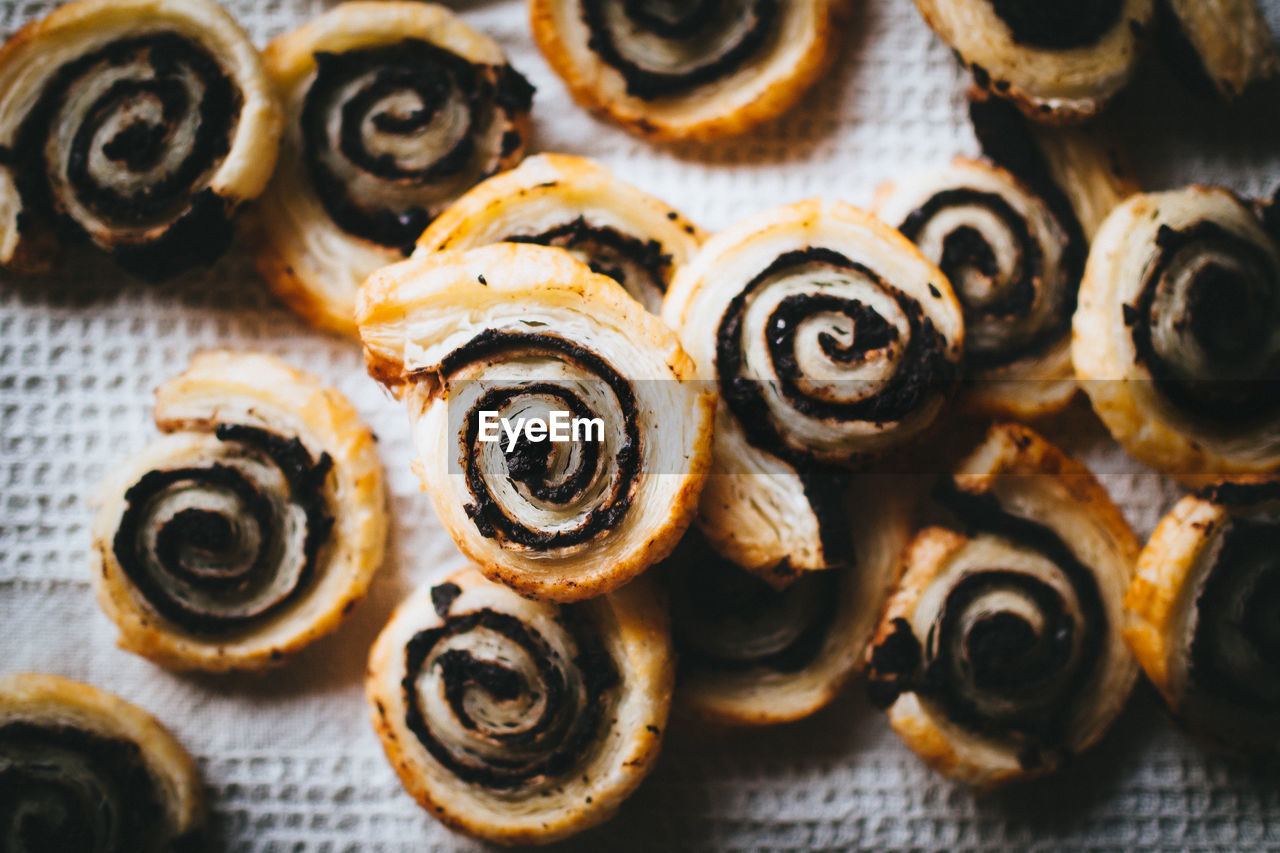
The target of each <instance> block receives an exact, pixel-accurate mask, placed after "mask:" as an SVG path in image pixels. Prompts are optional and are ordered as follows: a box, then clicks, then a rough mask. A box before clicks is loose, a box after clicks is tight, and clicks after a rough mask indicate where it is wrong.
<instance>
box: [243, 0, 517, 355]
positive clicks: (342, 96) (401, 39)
mask: <svg viewBox="0 0 1280 853" xmlns="http://www.w3.org/2000/svg"><path fill="white" fill-rule="evenodd" d="M264 55H265V58H266V66H267V71H268V73H269V74H270V75H271V78H272V80H273V82H274V83H275V86H276V89H277V90H278V91H279V93H280V97H281V99H282V100H283V103H284V108H285V115H286V116H287V125H286V129H285V134H284V140H283V143H282V146H281V151H282V156H281V162H280V168H279V169H278V170H277V172H276V175H275V178H274V179H273V180H272V182H271V186H270V187H269V188H268V190H267V192H266V194H265V195H264V196H263V198H262V201H261V203H260V204H259V206H258V210H257V211H256V215H255V222H254V230H253V232H251V233H252V236H253V239H254V240H255V242H256V243H257V244H258V247H257V260H258V268H259V270H260V271H261V272H262V275H263V277H264V278H266V280H267V281H268V282H269V283H270V284H271V287H272V289H273V290H274V291H275V292H276V293H277V294H278V295H279V296H280V298H281V299H283V300H284V301H285V302H286V303H287V304H288V305H289V306H290V307H291V308H293V309H294V310H295V311H297V312H298V313H299V314H301V315H302V316H303V317H304V318H306V319H307V320H308V321H309V322H311V323H313V324H315V325H317V326H321V327H323V328H328V329H333V330H336V331H339V332H346V333H350V334H354V333H355V322H354V321H353V320H352V311H353V309H354V305H355V296H356V292H357V291H358V290H359V289H360V284H361V283H362V282H363V281H364V280H365V279H366V278H367V277H368V276H369V274H370V273H372V272H373V271H374V270H376V269H378V268H379V267H382V266H386V265H387V264H390V263H393V262H394V261H397V260H400V259H401V258H403V257H404V256H405V255H407V254H408V253H409V252H410V250H411V249H412V248H413V244H414V241H415V240H417V239H418V236H419V235H420V234H421V233H422V230H423V229H424V228H426V227H427V225H428V223H430V222H431V220H432V219H434V218H435V217H436V216H437V215H438V214H439V213H440V211H442V210H443V209H444V208H445V207H447V206H448V205H449V204H450V203H451V202H453V201H454V199H456V198H458V196H460V195H462V194H463V193H464V192H466V191H467V190H468V189H470V188H471V187H472V186H474V185H475V184H476V183H477V182H478V181H480V180H482V179H484V178H486V177H488V176H490V175H492V174H494V173H496V172H499V171H502V170H503V169H508V168H510V167H511V166H513V165H515V164H516V163H518V162H520V158H521V156H523V154H524V146H525V141H526V139H527V138H528V135H529V109H530V107H531V106H532V102H533V100H532V99H533V87H532V86H530V85H529V83H528V82H527V81H526V80H525V79H524V77H522V76H521V75H520V74H519V73H518V72H516V71H515V70H514V69H513V68H512V67H511V66H510V65H508V64H507V59H506V57H505V55H504V54H503V52H502V49H501V48H500V47H499V46H498V44H497V43H496V42H495V41H493V40H492V39H490V38H488V37H487V36H484V35H481V34H480V33H478V32H476V31H474V30H472V29H471V28H470V27H468V26H467V25H466V24H464V23H463V22H462V21H461V19H459V18H458V17H457V16H456V15H455V14H454V13H453V12H451V11H449V10H448V9H446V8H444V7H443V6H437V5H434V4H430V3H417V2H390V3H383V2H351V3H343V4H340V5H338V6H336V7H335V8H333V9H331V10H330V11H328V12H326V13H325V14H323V15H321V16H320V17H319V18H317V19H315V20H314V21H312V22H310V23H308V24H306V25H304V26H303V27H301V28H300V29H298V30H295V31H294V32H292V33H288V34H286V35H283V36H281V37H279V38H277V39H276V40H275V41H273V42H272V43H271V44H270V45H268V47H267V49H266V51H265V54H264Z"/></svg>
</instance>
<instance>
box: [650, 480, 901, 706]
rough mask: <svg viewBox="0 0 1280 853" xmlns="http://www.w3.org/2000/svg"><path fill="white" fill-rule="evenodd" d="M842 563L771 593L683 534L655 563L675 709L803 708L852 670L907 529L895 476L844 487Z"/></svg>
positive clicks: (697, 538) (819, 701) (892, 580)
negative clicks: (667, 623) (667, 615)
mask: <svg viewBox="0 0 1280 853" xmlns="http://www.w3.org/2000/svg"><path fill="white" fill-rule="evenodd" d="M844 503H845V506H844V508H845V512H846V514H845V517H846V518H847V519H848V523H849V525H850V530H851V532H850V539H851V542H852V554H853V555H852V557H851V559H850V560H849V563H848V564H847V565H844V566H840V567H837V568H834V569H829V570H827V571H822V572H810V573H808V574H805V575H803V576H802V577H800V578H798V579H797V580H796V581H795V582H794V583H792V584H790V585H788V586H787V587H786V588H785V589H781V590H779V589H776V588H774V587H773V586H771V585H769V584H767V583H766V582H765V581H764V580H762V579H760V578H759V577H756V576H755V575H754V574H751V573H749V572H746V571H744V570H743V569H741V568H739V567H738V566H736V565H734V564H733V563H732V562H731V561H729V560H726V559H725V558H724V557H721V556H719V555H718V554H716V553H715V552H714V551H713V550H712V549H711V547H710V546H709V545H708V544H707V543H706V541H705V538H704V537H703V536H702V534H701V533H700V532H699V531H697V530H691V531H690V532H689V533H688V534H687V535H686V537H685V539H684V540H683V541H682V542H681V543H680V546H679V547H678V548H677V549H676V552H675V553H674V554H673V555H672V556H671V557H670V558H669V559H668V560H667V561H666V562H665V563H664V564H663V575H664V576H665V580H666V582H667V585H668V587H669V589H670V590H671V620H672V634H673V636H674V639H675V646H676V651H677V652H678V654H679V659H680V663H679V684H680V686H679V689H678V690H677V692H676V704H677V707H678V708H681V709H683V710H684V711H685V712H687V713H690V714H692V715H693V716H695V717H697V718H699V719H702V720H705V721H708V722H712V723H717V724H722V725H732V726H741V725H770V724H775V723H786V722H791V721H792V720H798V719H800V718H801V717H805V716H808V715H809V714H812V713H814V712H816V711H818V710H819V709H821V708H822V707H824V706H825V705H826V704H827V703H829V702H830V701H831V700H832V699H834V698H835V697H836V696H837V695H838V694H839V692H840V690H841V689H842V688H843V687H844V686H845V684H846V683H847V682H848V681H849V679H850V678H851V677H852V676H853V675H855V674H856V673H857V672H858V671H860V670H861V668H862V664H863V660H864V657H865V652H866V647H867V642H868V641H869V640H870V638H871V634H872V632H873V631H874V630H875V627H876V621H877V619H878V618H879V615H880V610H881V608H882V607H883V606H884V602H885V600H886V599H887V598H888V595H889V593H890V591H891V590H892V589H893V587H894V586H895V585H896V583H897V580H898V571H899V566H900V561H899V558H900V556H901V553H902V548H903V546H904V545H906V543H907V540H908V539H910V537H911V532H912V527H911V522H912V503H913V501H912V496H911V495H910V494H908V493H907V492H906V491H905V490H904V489H903V488H902V487H901V484H900V483H899V482H898V481H897V478H896V477H895V478H892V479H890V478H889V477H886V476H883V475H876V474H862V475H858V476H857V479H856V480H855V482H854V484H853V485H852V486H851V488H850V490H849V492H848V493H847V494H846V495H845V502H844Z"/></svg>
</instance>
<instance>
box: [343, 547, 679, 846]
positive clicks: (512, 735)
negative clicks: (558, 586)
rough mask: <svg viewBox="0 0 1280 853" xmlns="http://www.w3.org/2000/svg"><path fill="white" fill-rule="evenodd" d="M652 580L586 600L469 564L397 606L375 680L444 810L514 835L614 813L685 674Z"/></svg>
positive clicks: (379, 718)
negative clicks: (503, 580) (556, 595)
mask: <svg viewBox="0 0 1280 853" xmlns="http://www.w3.org/2000/svg"><path fill="white" fill-rule="evenodd" d="M655 593H656V590H655V589H654V588H653V587H652V586H651V585H650V584H649V582H648V579H647V578H641V579H639V580H637V581H636V582H634V583H632V584H630V585H628V586H627V587H626V588H625V589H622V590H620V591H618V592H615V593H612V594H609V595H605V596H601V597H600V598H596V599H593V600H591V601H587V602H580V603H577V604H563V605H556V604H549V603H545V602H534V601H528V600H526V599H524V598H521V597H520V596H519V595H517V594H516V593H515V592H513V591H512V590H510V589H508V588H507V587H505V586H502V585H500V584H496V583H492V582H490V581H487V580H485V579H484V577H482V576H481V574H480V573H479V572H478V571H475V570H474V569H468V570H465V571H462V572H459V573H458V574H455V575H453V576H451V577H450V578H449V579H448V580H447V581H445V582H444V583H441V584H439V585H437V586H434V587H431V588H430V589H424V590H422V591H420V592H418V593H417V594H415V595H414V596H413V597H411V598H410V599H409V600H408V601H406V602H405V603H404V604H402V605H401V606H400V607H399V609H397V610H396V613H395V615H394V616H393V617H392V619H391V621H390V623H388V625H387V627H386V628H385V629H383V632H382V634H381V635H380V636H379V637H378V640H377V642H376V643H375V644H374V647H373V651H372V653H371V654H370V657H369V674H368V679H367V681H366V688H367V692H368V696H369V702H370V705H371V706H372V710H373V724H374V728H375V729H376V730H377V732H378V736H379V737H380V738H381V739H382V745H383V748H384V749H385V750H386V753H387V758H388V760H389V761H390V762H391V764H392V765H393V766H394V767H395V768H396V772H397V773H398V774H399V776H400V781H401V782H402V783H403V784H404V786H405V788H406V789H407V790H408V791H409V793H410V794H412V795H413V797H414V798H415V799H416V800H417V801H418V802H419V803H421V804H422V806H423V807H424V808H426V809H427V810H428V811H430V812H431V814H432V815H433V816H434V817H436V818H437V819H439V820H441V821H443V822H444V823H446V824H448V825H449V826H451V827H453V828H454V829H458V830H461V831H462V832H466V833H468V834H470V835H473V836H475V837H477V838H482V839H485V840H487V841H493V842H498V843H501V844H530V843H538V844H542V843H548V842H551V841H555V840H558V839H561V838H564V837H566V836H568V835H572V834H573V833H575V832H578V831H581V830H583V829H586V828H588V827H591V826H594V825H596V824H598V823H601V822H603V821H605V820H607V819H608V818H609V817H610V816H611V815H612V814H613V813H614V812H615V811H616V810H617V808H618V806H619V805H620V804H621V802H622V801H623V800H624V799H625V798H626V797H627V796H628V795H629V794H630V793H631V792H632V791H633V790H635V788H636V786H637V785H639V784H640V782H641V780H642V779H643V778H644V777H645V775H647V774H648V772H649V770H650V768H651V767H652V766H653V762H654V760H655V759H656V758H657V755H658V749H659V746H660V745H661V742H662V733H663V730H664V729H665V728H666V722H667V713H668V710H669V708H670V702H671V690H672V684H673V681H674V673H673V670H674V668H673V665H672V659H673V658H672V654H671V636H670V631H669V629H668V625H667V616H666V611H665V608H664V607H662V606H661V604H660V603H659V599H658V598H657V597H656V595H655Z"/></svg>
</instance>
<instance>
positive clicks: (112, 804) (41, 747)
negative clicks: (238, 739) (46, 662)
mask: <svg viewBox="0 0 1280 853" xmlns="http://www.w3.org/2000/svg"><path fill="white" fill-rule="evenodd" d="M0 791H2V792H3V796H0V849H3V850H4V851H6V853H43V852H44V851H75V853H188V851H197V850H203V849H205V829H204V825H205V810H204V792H203V789H202V787H201V784H200V779H199V777H198V776H197V774H196V767H195V762H193V761H192V760H191V756H189V755H188V754H187V753H186V751H185V750H183V748H182V746H181V745H180V744H179V743H178V742H177V741H176V740H174V739H173V736H172V735H170V734H169V732H167V731H165V729H164V727H162V726H161V725H160V723H158V722H157V721H156V720H155V719H154V718H153V717H152V716H151V715H150V714H148V713H147V712H145V711H143V710H142V709H141V708H138V707H136V706H134V705H130V704H129V703H128V702H126V701H124V700H123V699H120V698H119V697H116V696H113V695H111V694H110V693H106V692H104V691H102V690H98V689H97V688H94V687H90V686H89V685H88V684H81V683H79V682H76V681H68V680H67V679H65V678H58V677H57V676H53V675H38V674H34V673H21V674H17V675H6V676H0Z"/></svg>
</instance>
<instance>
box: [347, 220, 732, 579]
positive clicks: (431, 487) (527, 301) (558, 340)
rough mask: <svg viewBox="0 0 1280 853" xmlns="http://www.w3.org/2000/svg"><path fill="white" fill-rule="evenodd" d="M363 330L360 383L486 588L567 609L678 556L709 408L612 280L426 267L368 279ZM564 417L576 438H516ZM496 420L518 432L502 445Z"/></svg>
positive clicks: (509, 256) (492, 262)
mask: <svg viewBox="0 0 1280 853" xmlns="http://www.w3.org/2000/svg"><path fill="white" fill-rule="evenodd" d="M357 320H358V322H359V324H360V334H361V337H362V338H363V340H364V346H365V358H366V362H367V364H368V368H369V373H370V375H371V376H373V377H374V378H375V379H377V380H378V381H379V382H381V383H383V384H384V385H385V386H387V387H388V388H390V389H391V390H392V391H394V392H395V393H397V394H398V395H399V396H401V397H402V398H403V399H404V401H405V403H406V405H407V408H408V410H409V418H410V421H411V423H412V427H413V437H414V444H415V446H416V448H417V460H416V461H415V462H414V468H415V470H416V471H417V473H418V475H419V476H420V478H421V479H422V482H423V485H424V487H425V488H426V490H427V491H428V492H429V493H430V495H431V499H432V502H433V504H434V505H435V509H436V514H437V515H438V516H439V517H440V519H441V521H442V523H443V524H444V526H445V529H447V530H448V531H449V533H450V534H451V535H452V536H453V539H454V542H455V543H456V544H457V545H458V547H459V548H460V549H461V550H462V551H463V553H465V554H466V555H467V556H468V557H470V558H471V559H472V560H474V561H475V562H476V563H477V564H478V565H479V566H480V568H481V570H482V571H484V573H485V574H486V575H487V576H488V577H490V578H492V579H494V580H499V581H502V582H503V583H506V584H509V585H511V586H513V587H514V588H515V589H517V590H519V591H520V592H522V593H524V594H526V595H529V596H532V597H535V598H545V599H550V600H553V601H575V600H579V599H583V598H589V597H592V596H595V595H599V594H601V593H603V592H608V591H610V590H613V589H616V588H617V587H619V586H621V585H622V584H624V583H626V582H627V581H628V580H630V579H631V578H633V577H635V576H636V575H637V574H639V573H640V572H642V571H644V570H645V569H646V568H648V567H649V566H650V565H652V564H653V563H655V562H657V561H659V560H661V559H662V558H664V557H665V556H667V554H668V553H670V551H671V549H672V548H673V547H675V544H676V542H677V541H678V540H679V538H680V536H681V535H682V534H683V533H684V530H685V528H686V527H687V526H688V525H689V523H690V522H691V521H692V519H693V515H694V513H695V511H696V508H697V501H698V494H699V492H700V491H701V489H702V485H703V482H704V481H705V479H706V475H707V469H708V467H709V464H710V455H711V452H710V444H711V428H712V417H713V412H714V406H715V394H714V391H713V390H711V389H710V388H709V387H706V386H705V385H704V386H700V385H698V384H696V383H693V382H690V381H688V380H689V379H691V378H692V373H693V369H692V365H691V364H690V363H689V360H688V357H687V356H686V355H685V354H684V352H683V351H682V350H681V349H680V345H679V342H678V341H677V340H676V336H675V334H674V333H673V332H671V330H669V329H668V328H666V327H665V326H664V325H663V324H662V323H661V322H660V321H659V320H658V319H657V318H656V317H654V316H652V315H651V314H649V313H647V312H646V311H645V310H644V308H643V307H642V306H641V305H640V304H639V303H638V302H636V301H635V300H633V299H631V297H629V296H628V295H627V294H626V291H624V290H623V289H622V287H621V285H619V284H618V283H617V282H615V281H614V280H613V279H611V278H609V277H607V276H603V275H599V274H597V273H593V272H592V271H591V270H590V269H589V268H588V267H587V266H586V265H585V264H582V263H580V262H579V261H577V260H575V259H574V258H573V257H572V256H571V255H569V253H568V252H566V251H564V250H562V249H556V248H548V247H545V246H535V245H522V244H510V243H501V244H497V245H493V246H487V247H482V248H479V249H472V250H470V251H466V252H422V253H419V254H415V255H414V257H412V258H411V259H409V260H407V261H404V262H403V263H400V264H397V265H395V266H391V267H387V268H385V269H383V270H380V271H379V272H378V273H376V274H374V276H373V277H372V278H370V279H369V281H368V282H367V283H366V284H365V286H364V289H363V290H362V291H361V295H360V300H359V305H358V309H357ZM557 412H558V413H561V414H563V415H566V416H569V417H571V419H572V420H574V421H575V422H579V421H580V422H582V423H586V424H587V429H586V431H584V432H580V433H579V434H578V437H577V438H576V439H575V438H574V437H573V436H572V435H567V436H565V437H567V438H568V440H566V441H560V440H558V439H556V438H554V437H553V436H551V435H550V434H549V432H543V433H540V434H530V433H528V432H520V430H521V429H522V428H521V427H520V425H519V424H520V422H521V420H520V419H522V418H523V419H534V418H537V419H540V420H541V421H542V422H543V423H544V424H549V423H551V419H552V418H553V417H554V416H555V414H556V413H557ZM486 418H487V419H488V421H487V424H488V425H487V426H485V425H484V424H482V421H483V420H485V419H486ZM499 419H506V422H507V429H513V430H516V431H517V433H518V434H517V435H515V436H512V437H505V436H499V437H498V438H496V439H495V432H494V431H495V430H497V429H498V424H499V423H500V421H499ZM592 421H598V424H597V425H595V426H592V425H591V424H590V423H589V422H592ZM482 430H484V431H485V432H482ZM566 430H567V427H566Z"/></svg>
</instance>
